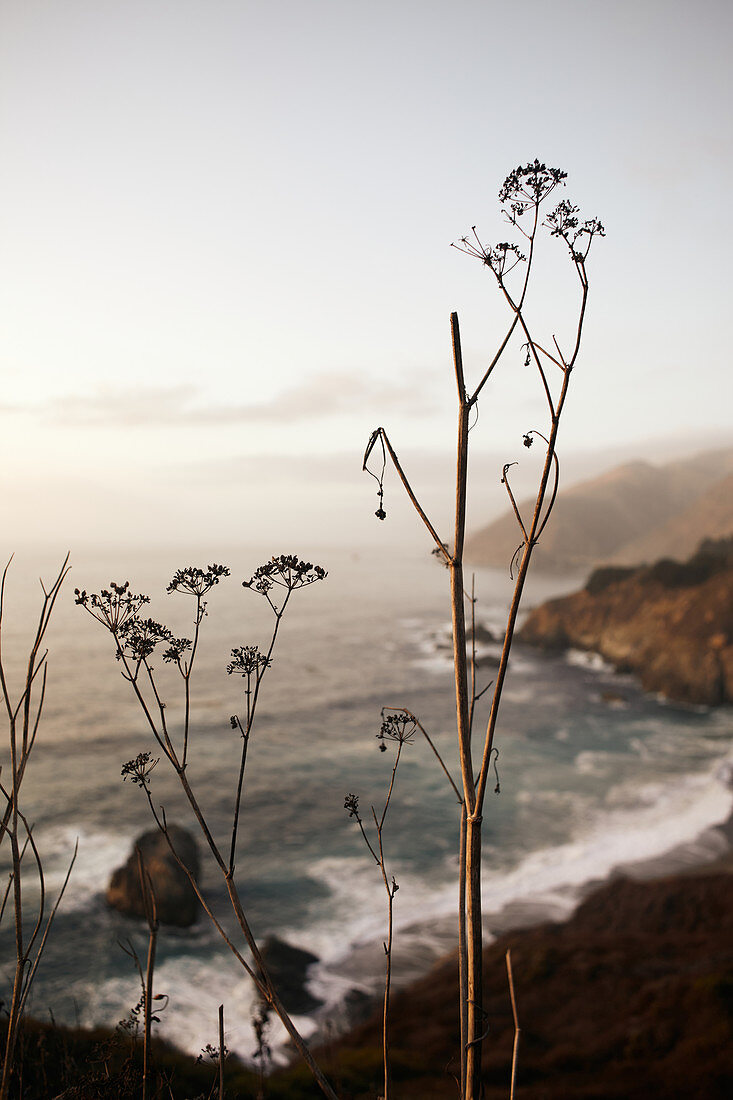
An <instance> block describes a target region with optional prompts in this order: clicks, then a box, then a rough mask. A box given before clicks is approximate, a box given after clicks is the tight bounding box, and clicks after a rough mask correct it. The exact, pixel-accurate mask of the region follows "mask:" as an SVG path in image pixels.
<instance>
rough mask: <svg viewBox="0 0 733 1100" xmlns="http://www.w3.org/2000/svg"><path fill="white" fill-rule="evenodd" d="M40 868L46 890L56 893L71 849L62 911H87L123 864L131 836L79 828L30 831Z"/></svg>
mask: <svg viewBox="0 0 733 1100" xmlns="http://www.w3.org/2000/svg"><path fill="white" fill-rule="evenodd" d="M34 837H35V840H36V844H37V846H38V850H39V852H40V854H41V858H42V861H43V869H44V879H45V884H46V890H47V892H48V893H49V895H50V896H52V897H54V896H55V895H57V894H58V892H59V890H60V889H61V886H62V885H63V882H64V879H65V877H66V873H67V871H68V869H69V864H70V863H71V859H72V856H73V854H74V847H75V845H76V843H77V841H78V851H77V855H76V860H75V861H74V867H73V869H72V872H71V875H70V876H69V883H68V886H67V887H66V891H65V893H64V900H63V907H64V911H65V912H67V913H69V912H74V911H78V910H82V909H86V908H88V906H89V904H90V903H91V901H92V899H93V898H94V897H95V896H96V895H98V894H101V893H104V890H105V888H106V886H107V882H108V881H109V876H110V874H111V872H112V871H113V870H114V869H115V868H116V867H119V866H120V865H121V864H123V863H124V862H125V861H126V859H127V858H128V856H129V855H130V852H131V851H132V845H133V842H134V839H135V837H134V834H132V833H130V834H129V835H125V834H124V833H120V832H117V833H108V832H98V831H96V832H95V831H91V830H89V829H86V828H84V826H83V825H79V826H74V825H65V826H62V827H61V828H46V829H43V828H41V829H39V830H38V831H37V832H34Z"/></svg>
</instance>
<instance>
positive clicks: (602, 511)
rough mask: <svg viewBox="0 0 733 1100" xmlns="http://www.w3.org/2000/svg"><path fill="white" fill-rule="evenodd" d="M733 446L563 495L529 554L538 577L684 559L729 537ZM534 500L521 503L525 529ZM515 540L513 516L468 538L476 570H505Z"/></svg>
mask: <svg viewBox="0 0 733 1100" xmlns="http://www.w3.org/2000/svg"><path fill="white" fill-rule="evenodd" d="M732 482H733V448H725V449H720V450H715V451H705V452H703V453H702V454H698V455H694V456H692V457H690V458H686V459H683V460H676V461H674V462H670V463H666V464H665V465H661V466H657V465H654V464H652V463H651V462H646V461H638V462H629V463H625V464H623V465H621V466H616V467H615V468H614V469H612V470H609V471H607V472H606V473H604V474H601V475H600V476H599V477H594V478H591V479H590V480H588V481H583V482H580V483H578V484H576V485H573V486H571V487H570V488H569V489H566V490H561V491H560V493H559V495H558V498H557V501H556V503H555V508H554V510H553V514H552V516H551V518H550V521H549V523H548V525H547V528H546V529H545V531H544V533H543V535H542V539H541V540H540V542H539V544H538V546H537V549H536V550H535V558H534V561H535V563H536V567H537V569H538V570H540V571H544V572H552V573H558V572H579V571H582V570H584V569H590V568H592V567H594V566H595V565H598V564H599V563H603V562H609V561H614V562H629V563H634V564H635V563H637V562H641V561H653V560H656V559H657V558H660V557H664V556H670V557H680V558H685V557H687V556H688V555H689V554H690V553H691V552H692V550H694V548H695V547H696V546H697V544H698V543H699V542H700V540H701V539H703V538H705V537H715V538H719V537H722V536H723V535H727V534H730V533H733V503H732V499H733V494H731V483H732ZM533 506H534V501H533V500H524V501H522V502H521V503H520V505H519V510H520V513H521V514H522V516H523V518H524V519H525V522H526V523H528V522H529V519H530V517H531V515H532V509H533ZM520 541H521V531H520V530H519V527H518V525H517V521H516V518H515V517H514V515H513V513H512V512H511V511H508V512H507V513H506V514H505V515H503V516H501V517H500V518H499V519H497V520H495V521H494V522H493V523H490V524H489V525H488V526H486V527H484V528H482V529H481V530H479V531H476V532H474V533H473V534H471V535H469V537H468V538H467V539H466V550H465V556H466V560H467V561H468V562H469V563H474V564H476V565H493V566H499V567H504V566H506V565H508V563H509V561H510V560H511V557H512V554H513V553H514V551H515V550H516V548H517V546H518V545H519V543H520Z"/></svg>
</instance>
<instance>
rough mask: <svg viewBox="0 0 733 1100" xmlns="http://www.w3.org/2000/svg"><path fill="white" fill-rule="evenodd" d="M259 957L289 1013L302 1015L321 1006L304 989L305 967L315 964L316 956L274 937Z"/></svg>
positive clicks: (268, 940) (263, 945) (306, 968)
mask: <svg viewBox="0 0 733 1100" xmlns="http://www.w3.org/2000/svg"><path fill="white" fill-rule="evenodd" d="M260 953H261V955H262V958H263V959H264V962H265V966H266V967H267V969H268V971H269V974H270V977H271V978H272V980H273V983H274V985H275V988H276V989H277V991H278V994H279V996H280V999H281V1001H282V1003H283V1004H284V1005H285V1007H286V1009H287V1010H288V1012H292V1013H293V1014H294V1015H296V1016H299V1015H305V1014H307V1013H309V1012H313V1011H314V1009H316V1008H318V1006H319V1005H320V1004H322V1001H320V1000H318V999H317V998H316V997H314V996H313V995H312V994H311V993H309V992H308V990H307V989H306V988H305V983H306V978H307V976H308V967H309V966H311V965H312V964H313V963H315V962H318V957H317V956H316V955H312V954H311V952H310V951H305V950H304V949H303V948H302V947H293V945H292V944H290V943H286V942H285V940H281V939H278V937H277V936H268V937H267V939H266V940H265V942H264V943H263V944H262V946H261V948H260Z"/></svg>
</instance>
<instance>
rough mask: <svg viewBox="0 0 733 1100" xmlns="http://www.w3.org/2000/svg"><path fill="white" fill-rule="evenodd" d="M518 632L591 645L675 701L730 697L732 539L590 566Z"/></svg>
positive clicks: (555, 644)
mask: <svg viewBox="0 0 733 1100" xmlns="http://www.w3.org/2000/svg"><path fill="white" fill-rule="evenodd" d="M519 637H520V638H521V640H522V641H523V642H525V643H527V644H529V645H535V646H540V647H542V648H544V649H567V648H571V647H572V648H576V649H584V650H592V651H594V652H596V653H599V654H600V655H601V656H602V657H604V658H605V659H606V660H608V661H610V662H611V663H612V664H613V665H615V667H616V668H617V669H618V670H619V671H623V672H632V673H634V674H635V675H637V676H638V677H639V678H640V680H641V684H642V687H643V688H644V689H645V690H646V691H652V692H659V693H661V694H663V695H665V696H666V697H667V698H669V699H672V700H676V701H678V702H683V703H696V704H705V705H708V706H720V705H723V704H731V703H733V539H730V538H728V539H720V540H717V541H714V542H713V541H710V542H706V543H703V544H702V545H701V547H700V548H699V550H698V551H697V553H696V554H695V555H694V556H693V557H692V558H690V559H689V561H687V562H685V563H680V562H676V561H673V560H671V559H664V560H662V561H659V562H657V563H656V564H655V565H652V566H640V567H639V568H623V567H608V568H602V569H597V570H596V571H595V572H594V573H592V574H591V576H590V578H589V580H588V583H587V584H586V586H585V588H584V589H583V590H582V591H580V592H576V593H574V594H573V595H570V596H564V597H562V598H560V599H555V600H550V601H548V602H547V603H545V604H543V605H542V606H541V607H537V608H535V609H534V610H533V611H531V612H530V614H529V616H528V618H527V620H526V622H525V624H524V626H523V628H522V630H521V632H520V634H519Z"/></svg>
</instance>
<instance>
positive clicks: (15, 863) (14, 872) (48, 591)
mask: <svg viewBox="0 0 733 1100" xmlns="http://www.w3.org/2000/svg"><path fill="white" fill-rule="evenodd" d="M68 561H69V558H68V555H67V556H66V559H65V560H64V563H63V565H62V566H61V569H60V570H59V572H58V575H57V576H56V579H55V580H54V582H53V583H52V584H51V585H50V586H49V587H48V588H46V586H45V584H44V583H43V581H41V582H40V584H41V590H42V592H43V599H42V602H41V610H40V614H39V617H38V623H37V625H36V630H35V634H34V636H33V640H32V642H31V647H30V651H29V654H28V660H27V663H26V670H25V681H24V684H23V687H22V690H21V692H20V694H19V695H18V697H17V698H15V697H14V696H13V695H12V693H11V688H10V686H9V684H8V676H7V671H6V667H5V661H4V656H3V616H4V611H5V584H6V580H7V575H8V569H9V567H10V562H8V564H7V565H6V566H5V569H4V570H3V574H2V581H1V582H0V691H1V692H2V699H3V703H4V704H5V712H6V715H7V720H8V742H9V745H8V747H9V764H10V777H9V779H8V778H6V777H4V776H3V777H2V778H0V794H2V797H3V798H4V800H5V806H4V808H3V811H2V817H1V818H0V845H2V844H3V843H5V841H7V842H8V844H9V845H10V875H9V878H8V884H7V888H6V891H5V895H4V898H3V901H2V905H1V906H0V920H1V919H2V918H3V916H4V915H5V911H6V906H7V902H8V899H9V896H10V894H11V892H12V899H13V904H12V907H11V912H12V916H13V923H14V929H15V967H14V974H13V981H12V992H11V997H10V1008H9V1010H8V1025H7V1036H6V1041H5V1051H4V1058H3V1067H2V1076H1V1077H0V1100H7V1097H8V1096H9V1094H10V1085H11V1080H12V1077H13V1070H14V1064H15V1053H16V1046H17V1041H18V1034H19V1031H20V1027H21V1022H22V1019H23V1013H24V1011H25V1007H26V1003H27V1000H28V995H29V993H30V990H31V986H32V984H33V979H34V978H35V975H36V971H37V970H38V966H39V963H40V961H41V956H42V954H43V950H44V947H45V946H46V941H47V938H48V934H49V932H50V930H51V926H52V924H53V921H54V917H55V916H56V912H57V909H58V906H59V903H60V901H61V898H62V897H63V894H64V891H65V889H66V885H67V883H68V881H69V876H70V874H71V869H72V867H73V866H74V860H75V859H76V848H75V849H74V854H73V856H72V859H71V863H70V866H69V869H68V871H67V873H66V877H65V879H64V882H63V885H62V887H61V890H60V892H59V896H58V898H57V899H56V902H55V904H54V905H53V906H52V908H51V910H50V912H49V914H48V916H47V917H46V915H45V914H46V883H45V877H44V873H43V863H42V860H41V855H40V853H39V851H38V848H37V846H36V842H35V839H34V837H33V826H32V825H31V824H29V822H28V819H27V817H26V815H25V814H24V813H23V811H22V810H21V787H22V784H23V780H24V778H25V774H26V770H27V768H28V763H29V761H30V757H31V753H32V752H33V748H34V746H35V743H36V737H37V734H38V729H39V726H40V722H41V716H42V714H43V704H44V700H45V697H46V677H47V671H48V665H47V656H48V650H44V649H43V641H44V638H45V635H46V631H47V629H48V625H49V622H50V620H51V615H52V613H53V609H54V605H55V603H56V599H57V597H58V594H59V592H60V590H61V586H62V584H63V582H64V578H65V576H66V574H67V572H68ZM29 853H30V855H31V856H32V860H33V869H32V870H31V871H30V872H29V874H30V875H32V876H33V877H34V878H35V879H36V881H37V886H38V892H39V899H38V903H37V905H36V907H35V912H34V913H32V912H31V911H29V906H28V903H27V894H26V887H27V885H28V880H27V877H26V866H25V864H24V860H25V859H27V858H28V854H29ZM44 918H45V919H44Z"/></svg>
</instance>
